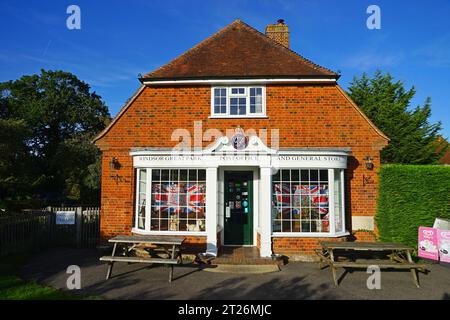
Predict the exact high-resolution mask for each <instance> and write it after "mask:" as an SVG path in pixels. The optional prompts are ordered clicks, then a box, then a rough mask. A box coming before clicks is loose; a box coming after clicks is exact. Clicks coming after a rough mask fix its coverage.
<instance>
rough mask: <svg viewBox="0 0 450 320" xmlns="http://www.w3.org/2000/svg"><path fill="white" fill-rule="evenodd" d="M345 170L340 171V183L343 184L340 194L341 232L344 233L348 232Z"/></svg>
mask: <svg viewBox="0 0 450 320" xmlns="http://www.w3.org/2000/svg"><path fill="white" fill-rule="evenodd" d="M344 172H345V171H344V169H341V170H340V172H339V173H340V175H341V181H340V183H341V194H340V196H341V224H342V227H341V230H342V231H344V232H345V231H346V228H345V181H344V178H345V175H344Z"/></svg>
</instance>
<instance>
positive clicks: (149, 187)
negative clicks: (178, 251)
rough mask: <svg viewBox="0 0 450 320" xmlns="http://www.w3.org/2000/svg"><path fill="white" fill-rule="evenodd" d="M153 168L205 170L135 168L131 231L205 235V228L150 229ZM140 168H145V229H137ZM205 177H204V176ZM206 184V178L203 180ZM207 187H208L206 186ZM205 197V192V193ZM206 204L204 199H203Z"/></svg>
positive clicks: (143, 233)
mask: <svg viewBox="0 0 450 320" xmlns="http://www.w3.org/2000/svg"><path fill="white" fill-rule="evenodd" d="M153 169H157V170H174V169H175V170H181V169H187V170H189V169H191V170H206V169H205V168H196V167H192V168H191V167H189V168H181V167H180V168H178V167H177V168H163V167H145V168H144V167H143V168H137V170H136V174H137V176H136V189H135V191H134V192H135V195H136V202H135V206H136V207H135V210H134V221H135V226H134V227H133V228H132V232H133V233H136V234H141V235H178V236H206V235H207V234H206V229H205V231H170V230H161V231H160V230H151V228H150V224H151V207H152V206H151V203H152V182H153ZM141 170H146V171H147V174H146V191H145V192H146V206H145V226H144V227H145V229H139V227H138V226H139V225H138V220H139V218H138V217H139V191H140V190H139V172H140V171H141ZM205 179H206V177H205ZM205 185H206V180H205ZM206 189H208V188H206ZM205 197H206V194H205ZM205 204H206V199H205ZM206 214H207V213H206V211H205V219H204V220H205V223H206Z"/></svg>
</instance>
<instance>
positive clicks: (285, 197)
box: [274, 183, 291, 209]
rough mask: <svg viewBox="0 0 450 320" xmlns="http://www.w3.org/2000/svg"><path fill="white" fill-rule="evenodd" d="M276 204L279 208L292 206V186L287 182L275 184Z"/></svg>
mask: <svg viewBox="0 0 450 320" xmlns="http://www.w3.org/2000/svg"><path fill="white" fill-rule="evenodd" d="M274 193H275V202H276V203H275V206H276V207H277V208H278V209H281V208H287V207H290V206H291V196H290V193H291V191H290V188H289V186H288V185H286V184H279V183H276V184H274Z"/></svg>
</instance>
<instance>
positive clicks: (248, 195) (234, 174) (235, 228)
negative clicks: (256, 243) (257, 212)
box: [224, 171, 253, 245]
mask: <svg viewBox="0 0 450 320" xmlns="http://www.w3.org/2000/svg"><path fill="white" fill-rule="evenodd" d="M224 187H225V206H224V207H225V212H224V217H225V225H224V244H225V245H252V244H253V172H252V171H225V186H224Z"/></svg>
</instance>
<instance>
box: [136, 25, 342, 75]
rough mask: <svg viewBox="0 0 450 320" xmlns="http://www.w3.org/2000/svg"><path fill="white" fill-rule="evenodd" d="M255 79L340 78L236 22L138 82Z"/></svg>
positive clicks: (247, 26)
mask: <svg viewBox="0 0 450 320" xmlns="http://www.w3.org/2000/svg"><path fill="white" fill-rule="evenodd" d="M257 77H271V78H277V77H278V78H282V77H287V78H295V77H313V78H321V77H323V78H330V77H331V78H338V77H339V76H338V75H337V74H336V73H334V72H332V71H331V70H328V69H326V68H323V67H321V66H319V65H317V64H314V63H313V62H311V61H309V60H307V59H305V58H303V57H302V56H300V55H299V54H297V53H295V52H294V51H292V50H290V49H288V48H286V47H284V46H283V45H281V44H279V43H278V42H276V41H274V40H272V39H270V38H268V37H267V36H266V35H264V34H263V33H261V32H259V31H257V30H256V29H254V28H252V27H250V26H249V25H247V24H245V23H244V22H242V21H240V20H235V21H234V22H232V23H231V24H229V25H228V26H226V27H225V28H223V29H222V30H220V31H219V32H217V33H215V34H214V35H212V36H210V37H209V38H207V39H206V40H204V41H202V42H201V43H199V44H198V45H196V46H195V47H193V48H192V49H190V50H188V51H186V52H185V53H184V54H182V55H181V56H179V57H177V58H175V59H174V60H172V61H171V62H169V63H168V64H166V65H164V66H162V67H160V68H159V69H157V70H155V71H153V72H151V73H148V74H146V75H144V76H143V77H142V79H141V80H162V79H196V78H197V79H198V78H257Z"/></svg>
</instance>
